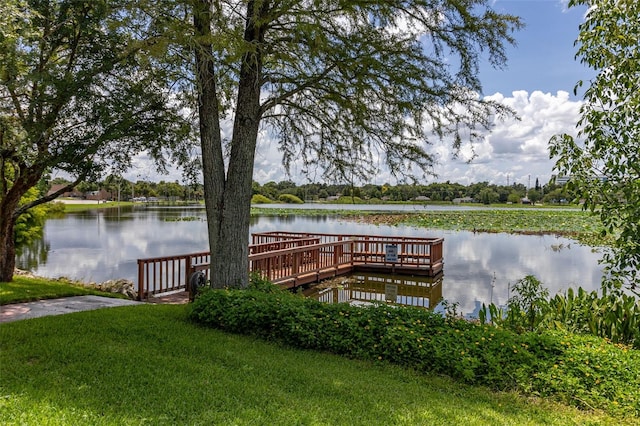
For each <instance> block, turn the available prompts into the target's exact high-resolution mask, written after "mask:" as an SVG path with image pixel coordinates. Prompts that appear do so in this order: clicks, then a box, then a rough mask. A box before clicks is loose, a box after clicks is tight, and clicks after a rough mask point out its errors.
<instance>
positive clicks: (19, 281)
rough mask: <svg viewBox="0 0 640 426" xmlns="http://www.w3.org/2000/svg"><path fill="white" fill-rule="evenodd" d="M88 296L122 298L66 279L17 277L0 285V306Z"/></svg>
mask: <svg viewBox="0 0 640 426" xmlns="http://www.w3.org/2000/svg"><path fill="white" fill-rule="evenodd" d="M87 294H97V295H101V296H110V297H121V295H116V294H113V293H104V292H100V291H96V290H93V289H91V288H88V287H84V286H82V285H81V284H77V283H72V282H70V281H68V280H65V279H57V280H53V279H47V278H27V277H23V276H18V275H16V276H14V278H13V281H12V282H10V283H0V305H6V304H7V303H19V302H31V301H33V300H40V299H53V298H56V297H68V296H85V295H87Z"/></svg>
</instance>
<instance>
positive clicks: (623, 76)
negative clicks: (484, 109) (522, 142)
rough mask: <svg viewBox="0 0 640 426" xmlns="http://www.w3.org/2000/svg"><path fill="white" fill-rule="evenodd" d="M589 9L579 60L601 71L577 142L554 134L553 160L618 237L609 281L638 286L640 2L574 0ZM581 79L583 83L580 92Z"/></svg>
mask: <svg viewBox="0 0 640 426" xmlns="http://www.w3.org/2000/svg"><path fill="white" fill-rule="evenodd" d="M569 4H570V6H572V7H575V6H580V5H586V6H588V7H589V9H588V12H587V15H586V19H585V22H584V23H583V24H582V25H581V26H580V32H579V36H578V39H577V41H576V44H577V46H578V53H577V57H579V58H580V60H581V61H582V62H583V63H585V64H586V65H588V66H589V67H591V68H593V69H594V70H596V71H597V72H598V73H597V75H596V77H595V78H594V79H593V80H592V81H591V82H590V84H589V86H588V88H587V89H586V92H585V95H584V104H583V106H582V109H581V118H580V121H579V123H578V127H579V134H578V138H577V139H574V138H573V137H571V136H569V135H558V136H555V137H554V138H553V139H552V141H551V155H552V157H556V158H557V163H556V168H557V169H558V170H559V171H560V172H561V173H564V174H565V175H567V176H570V178H571V179H570V182H569V183H570V184H571V185H572V186H573V187H574V188H575V189H576V190H577V191H579V196H580V197H581V198H583V199H584V201H585V207H586V208H589V209H591V210H592V211H595V212H597V213H598V214H599V215H600V218H601V220H602V223H603V224H604V226H605V229H606V231H605V232H607V233H610V234H612V235H613V236H614V237H615V246H614V247H613V250H611V251H609V252H608V253H606V254H605V257H604V262H605V264H606V270H607V272H608V273H607V274H606V275H605V282H606V283H608V284H613V285H614V286H617V287H619V286H623V285H628V286H629V288H631V289H635V291H636V292H637V291H638V287H637V286H638V283H639V282H640V3H638V2H637V1H636V0H572V1H570V2H569ZM582 84H583V82H579V84H578V87H579V86H582Z"/></svg>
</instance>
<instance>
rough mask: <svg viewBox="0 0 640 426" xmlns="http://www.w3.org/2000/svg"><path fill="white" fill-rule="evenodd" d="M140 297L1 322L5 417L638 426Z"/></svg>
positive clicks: (94, 421)
mask: <svg viewBox="0 0 640 426" xmlns="http://www.w3.org/2000/svg"><path fill="white" fill-rule="evenodd" d="M188 309H189V307H187V306H180V305H178V306H176V305H139V306H134V307H123V308H110V309H103V310H97V311H89V312H81V313H77V314H68V315H61V316H55V317H45V318H37V319H32V320H23V321H17V322H13V323H7V324H2V325H0V348H1V351H0V376H1V377H2V380H1V381H0V423H2V424H5V425H17V424H22V425H44V424H47V425H70V424H73V425H76V424H87V425H88V424H91V425H134V424H135V425H138V424H153V425H169V424H171V425H175V424H203V425H211V424H220V425H228V424H234V425H248V424H252V425H256V424H257V425H294V424H314V425H338V424H340V425H342V424H344V425H390V424H395V425H419V424H426V425H451V424H465V425H483V426H484V425H487V424H500V425H539V424H549V425H569V424H572V425H573V424H633V423H632V420H633V419H631V420H625V419H621V418H612V417H608V416H606V415H604V414H602V413H589V412H582V411H578V410H576V409H573V408H568V407H565V406H562V405H558V404H555V403H551V402H549V401H546V400H543V399H524V398H522V397H520V396H517V395H516V394H513V393H496V392H491V391H489V390H487V389H485V388H482V387H473V386H467V385H462V384H460V383H456V382H454V381H452V380H450V379H447V378H443V377H438V376H430V375H428V374H418V373H416V372H413V371H411V370H409V369H406V368H402V367H398V366H392V365H389V364H386V363H383V362H366V361H357V360H350V359H346V358H343V357H340V356H336V355H331V354H327V353H320V352H313V351H304V350H296V349H290V348H287V347H284V346H281V345H278V344H275V343H268V342H264V341H261V340H257V339H255V338H252V337H248V336H239V335H232V334H226V333H224V332H221V331H217V330H213V329H206V328H203V327H200V326H197V325H195V324H193V323H191V322H189V321H188V320H187V312H188Z"/></svg>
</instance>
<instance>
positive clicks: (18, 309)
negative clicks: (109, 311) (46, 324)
mask: <svg viewBox="0 0 640 426" xmlns="http://www.w3.org/2000/svg"><path fill="white" fill-rule="evenodd" d="M139 303H143V302H136V301H133V300H128V299H116V298H113V297H102V296H74V297H65V298H62V299H48V300H39V301H37V302H26V303H15V304H12V305H2V306H0V323H3V322H11V321H18V320H22V319H27V318H38V317H44V316H48V315H62V314H69V313H71V312H80V311H91V310H93V309H101V308H111V307H114V306H126V305H137V304H139Z"/></svg>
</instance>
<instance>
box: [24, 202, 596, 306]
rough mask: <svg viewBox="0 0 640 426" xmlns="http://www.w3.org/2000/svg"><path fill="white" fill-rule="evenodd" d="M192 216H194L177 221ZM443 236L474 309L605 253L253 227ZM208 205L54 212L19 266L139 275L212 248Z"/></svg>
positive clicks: (255, 227)
mask: <svg viewBox="0 0 640 426" xmlns="http://www.w3.org/2000/svg"><path fill="white" fill-rule="evenodd" d="M180 217H183V218H184V217H186V218H191V219H195V220H188V221H174V220H173V219H176V218H180ZM264 231H306V232H319V233H344V234H349V233H353V234H373V235H398V236H430V237H444V262H445V266H444V276H443V278H442V283H441V286H442V288H441V292H442V296H443V297H444V298H445V299H447V300H448V301H450V302H452V303H453V302H458V303H459V304H460V308H461V310H462V311H463V312H464V313H466V314H470V313H472V312H474V311H476V310H477V308H478V306H479V305H481V304H482V303H487V302H491V301H493V302H494V303H498V304H503V303H506V301H507V299H508V297H509V288H510V285H512V284H513V283H515V282H516V281H517V280H518V279H520V278H523V277H524V276H526V275H529V274H531V275H535V276H536V277H537V278H538V279H540V280H541V281H542V282H543V283H544V285H545V286H546V287H547V288H548V289H549V292H550V293H551V294H552V295H553V294H555V293H556V292H558V291H562V290H566V289H567V288H569V287H578V286H582V287H583V288H585V289H589V290H591V289H597V288H599V284H600V278H601V277H602V268H601V267H600V266H599V265H598V260H599V259H600V257H601V255H600V254H599V253H597V252H594V251H593V250H592V249H591V248H590V247H585V246H581V245H579V244H577V243H575V242H574V241H572V240H569V239H566V238H559V237H555V236H550V235H546V236H520V235H510V234H482V233H475V234H474V233H472V232H465V231H443V230H426V229H424V228H413V227H403V226H397V227H396V226H378V225H369V224H362V223H354V222H349V221H342V220H340V219H339V218H338V217H336V216H331V215H326V216H319V217H304V216H293V215H291V216H281V217H256V218H253V219H252V222H251V232H264ZM206 232H207V231H206V223H205V221H204V210H203V209H202V208H192V209H189V208H151V207H149V208H136V209H134V210H132V209H124V208H123V209H120V210H118V209H110V210H102V211H90V212H83V213H77V214H67V215H66V216H65V217H64V218H61V219H49V220H48V221H47V223H46V226H45V232H44V238H43V239H42V240H40V241H38V242H36V243H35V244H33V245H31V246H30V247H26V248H24V249H23V250H22V252H21V253H20V254H19V256H18V262H17V264H18V267H19V268H22V269H29V270H31V271H33V272H34V273H36V274H38V275H42V276H48V277H59V276H65V277H68V278H72V279H78V280H83V281H96V282H101V281H105V280H108V279H112V278H127V279H130V280H134V281H135V279H136V276H137V263H136V260H137V259H139V258H145V257H156V256H168V255H176V254H186V253H192V252H197V251H207V250H208V246H207V236H206Z"/></svg>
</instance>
